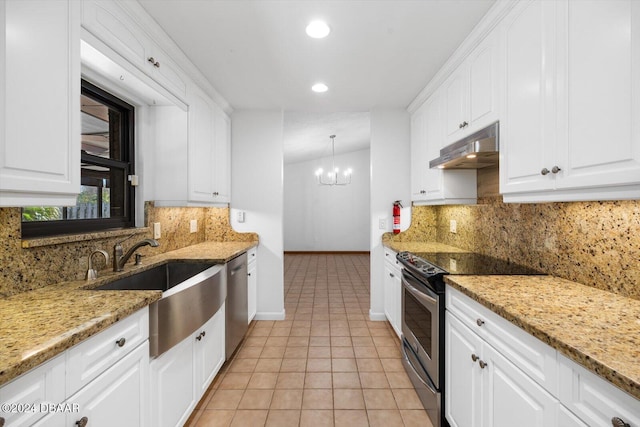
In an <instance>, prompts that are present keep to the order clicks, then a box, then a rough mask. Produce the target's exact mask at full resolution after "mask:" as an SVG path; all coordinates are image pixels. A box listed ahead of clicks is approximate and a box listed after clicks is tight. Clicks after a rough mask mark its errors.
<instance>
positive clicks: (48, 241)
mask: <svg viewBox="0 0 640 427" xmlns="http://www.w3.org/2000/svg"><path fill="white" fill-rule="evenodd" d="M150 230H151V229H150V228H149V227H140V228H122V229H118V230H105V231H96V232H94V233H83V234H67V235H64V236H50V237H38V238H33V239H23V240H22V247H23V248H25V249H27V248H39V247H42V246H53V245H62V244H65V243H74V242H84V241H87V240H97V239H108V238H112V237H119V236H127V237H129V236H131V235H137V234H145V233H148V232H149V231H150Z"/></svg>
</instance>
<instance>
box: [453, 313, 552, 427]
mask: <svg viewBox="0 0 640 427" xmlns="http://www.w3.org/2000/svg"><path fill="white" fill-rule="evenodd" d="M446 339H447V341H446V342H447V350H446V352H445V354H446V373H445V378H446V379H445V383H446V384H447V388H446V399H445V402H447V405H446V408H447V409H446V415H447V419H448V420H449V423H450V424H451V426H452V427H454V426H455V427H467V426H493V427H511V426H515V425H517V426H522V427H526V426H532V427H533V426H540V427H549V426H554V425H557V424H556V423H555V421H554V417H555V410H556V407H557V405H558V401H557V400H556V399H555V398H554V397H553V396H551V395H550V394H549V393H547V392H546V391H545V390H544V389H543V388H542V387H540V386H539V385H538V384H536V383H535V382H534V381H533V380H532V379H531V378H529V377H528V376H527V375H525V374H524V372H522V371H521V370H520V369H518V368H517V367H516V366H515V365H514V364H513V363H511V362H509V361H508V360H507V359H505V358H504V357H503V356H502V355H500V353H498V352H497V351H496V350H495V349H493V347H491V346H490V345H489V344H487V343H486V342H485V341H484V340H482V339H481V338H480V337H478V336H477V335H476V334H475V333H474V332H472V331H471V330H470V329H469V328H468V327H466V326H465V325H464V324H462V322H460V320H458V319H457V318H456V317H455V316H453V315H452V314H451V313H447V314H446Z"/></svg>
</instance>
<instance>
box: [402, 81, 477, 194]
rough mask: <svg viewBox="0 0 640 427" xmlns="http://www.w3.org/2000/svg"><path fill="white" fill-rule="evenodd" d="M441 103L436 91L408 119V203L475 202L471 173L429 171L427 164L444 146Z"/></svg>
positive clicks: (473, 178)
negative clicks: (409, 185) (409, 146)
mask: <svg viewBox="0 0 640 427" xmlns="http://www.w3.org/2000/svg"><path fill="white" fill-rule="evenodd" d="M444 92H446V91H444ZM443 101H444V100H443V94H442V92H441V91H436V93H434V94H433V95H431V97H430V98H429V99H428V100H427V101H426V102H425V103H424V104H423V105H422V106H421V107H420V108H419V109H418V110H417V111H416V112H415V113H414V114H413V115H412V116H411V200H412V201H413V202H415V203H416V204H444V203H475V202H476V196H477V192H476V171H475V170H441V169H430V168H429V161H430V160H433V159H435V158H436V157H438V156H439V155H440V149H441V148H442V147H443V146H444V145H446V144H445V139H446V138H445V135H444V132H445V123H444V120H445V119H444V116H445V114H444V112H443V109H444V105H443V104H444V102H443Z"/></svg>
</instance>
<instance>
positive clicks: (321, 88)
mask: <svg viewBox="0 0 640 427" xmlns="http://www.w3.org/2000/svg"><path fill="white" fill-rule="evenodd" d="M311 90H312V91H314V92H317V93H322V92H326V91H328V90H329V87H328V86H327V85H326V84H324V83H316V84H314V85H313V86H311Z"/></svg>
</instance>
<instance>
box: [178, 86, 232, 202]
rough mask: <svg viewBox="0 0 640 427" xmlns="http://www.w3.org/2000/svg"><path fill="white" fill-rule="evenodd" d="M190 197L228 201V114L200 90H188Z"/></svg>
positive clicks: (210, 200) (202, 200) (207, 200)
mask: <svg viewBox="0 0 640 427" xmlns="http://www.w3.org/2000/svg"><path fill="white" fill-rule="evenodd" d="M188 101H189V199H190V201H193V202H209V203H229V197H230V178H229V177H230V169H229V166H230V160H231V159H230V154H231V139H230V137H231V132H230V121H229V118H228V117H227V115H226V114H225V113H224V111H222V109H220V108H219V107H218V106H217V105H216V104H215V103H214V102H213V100H211V98H209V97H208V96H207V95H206V94H205V93H204V92H203V91H202V90H200V89H199V88H197V87H196V86H193V87H191V88H190V92H189V100H188Z"/></svg>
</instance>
